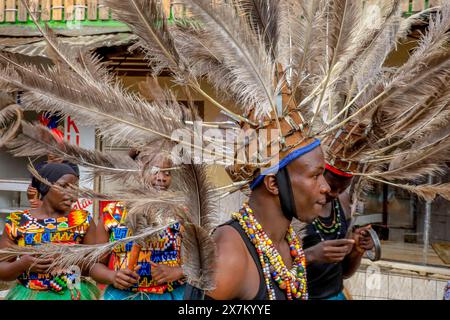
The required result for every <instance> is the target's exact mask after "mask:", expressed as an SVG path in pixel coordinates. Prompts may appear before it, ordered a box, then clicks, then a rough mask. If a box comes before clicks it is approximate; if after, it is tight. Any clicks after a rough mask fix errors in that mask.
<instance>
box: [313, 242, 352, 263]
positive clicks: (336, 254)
mask: <svg viewBox="0 0 450 320" xmlns="http://www.w3.org/2000/svg"><path fill="white" fill-rule="evenodd" d="M354 243H355V240H353V239H338V240H327V241H322V242H320V243H318V244H316V245H315V246H313V247H311V248H308V249H306V250H305V255H306V263H311V262H316V263H337V262H341V261H342V260H344V258H345V256H346V255H348V254H349V253H350V252H351V251H352V248H353V244H354Z"/></svg>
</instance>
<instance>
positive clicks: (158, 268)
mask: <svg viewBox="0 0 450 320" xmlns="http://www.w3.org/2000/svg"><path fill="white" fill-rule="evenodd" d="M150 264H151V266H152V270H151V272H152V279H153V280H155V281H156V283H158V284H163V283H167V282H173V281H176V280H179V279H181V278H183V277H184V274H183V270H182V269H181V267H171V266H168V265H164V264H156V263H154V262H150Z"/></svg>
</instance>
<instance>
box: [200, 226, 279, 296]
mask: <svg viewBox="0 0 450 320" xmlns="http://www.w3.org/2000/svg"><path fill="white" fill-rule="evenodd" d="M223 225H228V226H230V227H233V228H234V229H236V231H237V232H239V235H240V236H241V238H242V240H243V241H244V243H245V246H246V247H247V250H248V251H249V253H250V255H251V256H252V258H253V261H254V262H255V264H256V268H257V269H258V273H259V288H258V292H257V293H256V296H255V297H254V298H253V299H252V300H268V299H269V295H268V292H267V287H266V283H265V280H264V273H263V271H262V267H261V262H260V261H259V257H258V253H257V252H256V248H255V246H254V245H253V243H252V242H251V241H250V239H249V238H248V236H247V234H246V233H245V231H244V230H243V229H242V227H241V225H240V224H239V222H238V221H236V220H230V221H228V222H225V223H224V224H222V226H223ZM270 281H271V282H272V287H273V288H274V290H275V299H276V300H287V296H286V293H285V292H284V291H283V290H281V289H280V287H278V284H277V283H276V282H275V281H274V280H273V279H272V277H270ZM210 299H211V298H210V297H208V296H205V300H210Z"/></svg>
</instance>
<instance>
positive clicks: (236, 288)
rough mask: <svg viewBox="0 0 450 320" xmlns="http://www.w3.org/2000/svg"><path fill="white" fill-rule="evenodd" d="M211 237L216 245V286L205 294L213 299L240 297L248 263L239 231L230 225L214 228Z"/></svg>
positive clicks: (245, 249)
mask: <svg viewBox="0 0 450 320" xmlns="http://www.w3.org/2000/svg"><path fill="white" fill-rule="evenodd" d="M213 237H214V241H215V243H216V247H217V258H216V261H215V265H214V267H215V284H216V288H215V289H214V290H213V291H209V292H207V293H206V294H207V295H208V296H210V297H211V298H213V299H215V300H231V299H240V298H242V292H243V290H242V287H243V286H244V285H245V276H246V270H247V265H248V262H247V252H246V251H247V248H246V247H245V244H244V243H243V242H242V240H241V237H240V235H239V233H238V232H237V231H236V230H235V229H233V228H232V227H230V226H223V227H220V228H218V229H216V231H215V233H214V235H213Z"/></svg>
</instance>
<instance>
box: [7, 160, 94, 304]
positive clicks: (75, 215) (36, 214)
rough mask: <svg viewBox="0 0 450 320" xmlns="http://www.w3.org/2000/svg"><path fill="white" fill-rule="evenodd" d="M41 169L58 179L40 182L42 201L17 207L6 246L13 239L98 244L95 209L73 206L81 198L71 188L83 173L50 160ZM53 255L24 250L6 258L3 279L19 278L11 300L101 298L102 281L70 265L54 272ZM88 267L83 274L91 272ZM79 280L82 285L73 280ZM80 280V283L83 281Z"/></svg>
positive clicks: (9, 220) (23, 243) (25, 243)
mask: <svg viewBox="0 0 450 320" xmlns="http://www.w3.org/2000/svg"><path fill="white" fill-rule="evenodd" d="M38 172H39V175H40V176H42V177H43V178H44V179H46V180H47V181H49V182H50V183H52V186H51V187H49V186H47V185H46V184H43V183H38V184H37V191H38V192H39V194H40V195H41V200H42V204H41V206H40V207H38V208H35V209H31V210H25V211H18V212H14V213H11V214H10V215H9V216H8V217H7V219H6V223H5V229H4V232H3V235H2V237H1V239H0V248H7V247H10V246H13V245H18V246H19V247H33V246H39V245H42V244H46V243H59V244H67V245H71V244H95V224H94V223H93V222H92V215H91V214H90V213H89V212H87V211H84V210H73V209H72V204H73V202H74V201H75V199H74V198H73V196H72V195H71V194H69V193H68V192H67V191H66V190H65V188H66V187H68V186H70V185H77V184H78V174H77V173H76V172H75V171H74V170H73V168H72V167H71V166H69V165H67V164H63V163H48V164H46V165H44V166H42V167H40V168H39V170H38ZM52 261H53V259H43V258H39V257H36V256H32V255H21V256H20V257H19V258H18V259H11V260H9V261H2V262H0V280H2V281H13V280H17V284H16V286H15V287H13V288H12V289H11V290H10V291H9V293H8V295H7V296H6V299H9V300H95V299H98V297H99V295H100V292H99V290H98V289H97V287H96V286H95V285H94V284H92V283H90V282H88V281H85V280H84V279H82V278H81V275H80V274H77V273H74V272H70V271H68V270H67V271H66V270H63V271H60V270H59V271H55V270H53V271H52V272H51V273H49V272H48V269H49V267H50V266H51V264H52ZM85 273H86V272H84V270H82V274H85ZM74 282H75V284H76V285H74V286H72V284H73V283H74ZM77 282H78V283H77Z"/></svg>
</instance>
